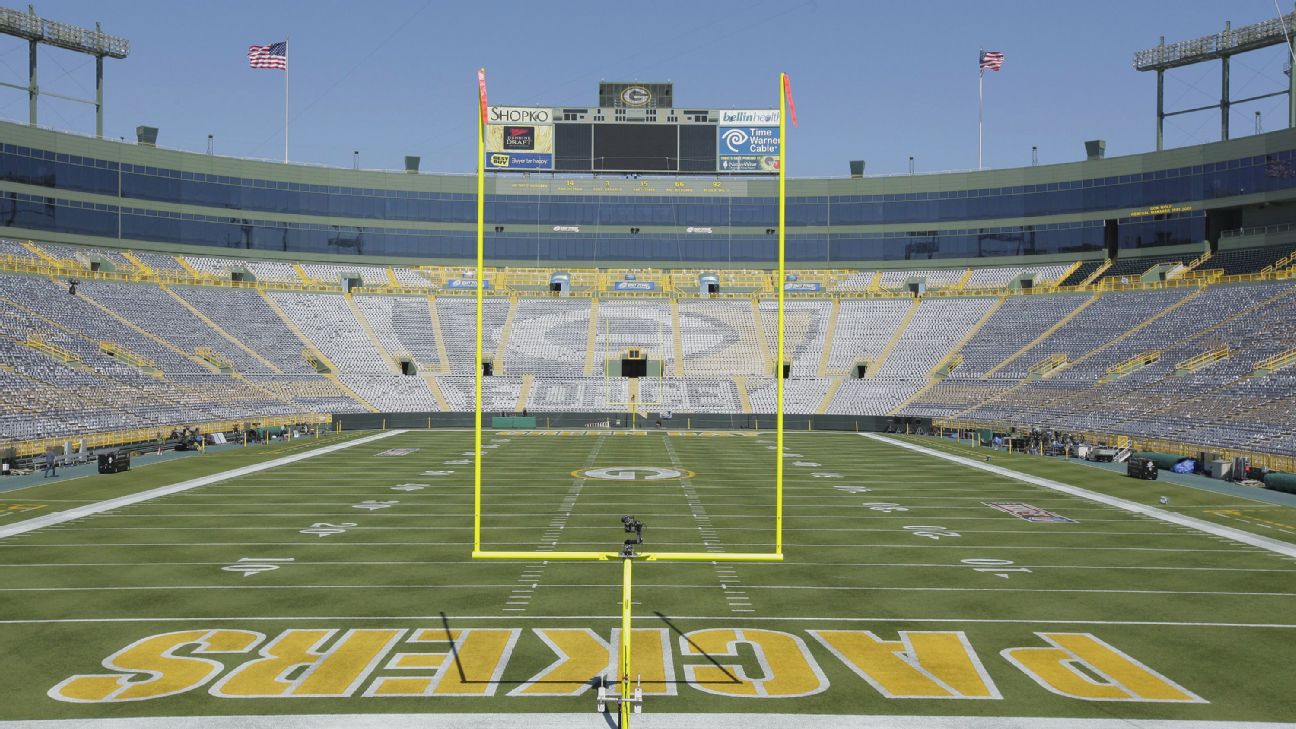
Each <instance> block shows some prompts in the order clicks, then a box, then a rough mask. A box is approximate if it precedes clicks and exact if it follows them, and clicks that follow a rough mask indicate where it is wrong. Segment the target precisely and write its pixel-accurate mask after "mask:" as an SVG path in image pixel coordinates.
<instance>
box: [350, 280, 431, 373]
mask: <svg viewBox="0 0 1296 729" xmlns="http://www.w3.org/2000/svg"><path fill="white" fill-rule="evenodd" d="M355 303H356V306H358V307H359V308H360V313H361V314H363V315H364V318H365V321H366V322H368V324H369V326H370V327H372V328H373V330H374V332H375V333H377V335H378V341H379V342H380V343H381V344H382V346H383V348H384V349H386V350H387V352H388V353H390V354H391V355H392V356H394V357H396V358H398V359H399V358H401V357H409V358H411V359H412V360H413V361H414V363H415V364H416V365H417V367H418V369H419V370H420V371H422V370H424V369H427V370H429V371H435V370H437V369H438V363H439V360H440V356H439V355H438V354H437V343H436V334H435V328H436V327H435V326H434V325H433V323H432V310H431V308H430V307H431V306H432V304H431V302H429V301H428V300H427V299H421V298H414V297H409V296H357V297H355Z"/></svg>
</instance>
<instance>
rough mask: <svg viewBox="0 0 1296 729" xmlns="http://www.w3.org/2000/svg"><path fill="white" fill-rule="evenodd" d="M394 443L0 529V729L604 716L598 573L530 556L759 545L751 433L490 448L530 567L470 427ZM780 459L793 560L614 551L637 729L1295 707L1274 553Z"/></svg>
mask: <svg viewBox="0 0 1296 729" xmlns="http://www.w3.org/2000/svg"><path fill="white" fill-rule="evenodd" d="M387 435H388V437H383V438H381V439H377V440H373V441H370V442H363V443H359V444H356V445H352V446H350V447H347V448H342V449H340V450H336V451H334V452H331V453H327V454H323V455H318V456H315V457H311V458H307V459H305V460H302V461H300V462H297V463H293V464H290V465H283V466H278V467H274V468H270V469H268V470H262V471H259V472H256V473H251V474H248V475H243V476H239V477H236V478H232V479H228V480H223V481H219V482H216V483H211V484H207V485H203V486H199V487H197V488H194V489H191V490H187V491H182V492H179V493H174V494H171V495H167V496H161V497H159V498H155V499H151V500H148V501H143V502H141V503H137V504H134V505H130V506H123V507H120V508H115V509H113V510H111V511H107V512H105V513H100V514H95V515H91V516H86V517H84V518H80V519H77V520H75V521H69V522H66V523H62V524H56V525H53V526H48V527H44V528H41V529H37V530H34V531H29V532H26V533H23V534H18V535H15V536H10V537H8V538H4V539H0V686H3V689H2V690H0V695H3V697H4V700H3V701H0V720H21V719H87V718H106V717H176V716H229V715H279V714H300V715H312V716H315V715H326V714H329V715H338V714H411V713H435V714H443V713H444V714H469V713H471V714H478V713H481V714H487V713H492V714H493V713H502V712H526V713H533V714H553V713H559V714H577V715H581V716H576V717H574V718H568V719H565V720H564V724H563V725H565V726H591V727H597V726H607V723H606V721H605V720H604V719H603V718H602V717H600V716H598V715H597V714H595V713H594V708H595V698H594V695H595V694H594V689H592V688H591V686H590V680H591V679H593V678H595V677H597V676H599V675H607V676H609V677H612V671H611V670H610V668H609V664H614V662H615V646H616V645H617V642H616V638H615V635H614V629H616V628H617V627H618V626H619V619H620V615H619V613H620V603H619V601H620V579H621V569H620V565H619V564H617V563H615V562H607V563H570V562H555V561H546V560H545V558H544V556H543V554H542V552H543V551H544V550H563V551H566V550H600V551H612V550H616V549H618V548H619V547H620V545H621V542H622V540H623V539H625V537H626V535H625V534H624V533H623V531H622V528H621V524H620V517H621V515H622V514H633V515H634V516H636V517H637V518H639V519H640V520H642V521H643V522H644V523H645V524H646V525H647V529H646V531H645V541H646V545H645V549H646V550H651V551H692V552H698V551H714V552H721V551H723V552H765V551H771V550H772V549H773V541H774V516H773V514H774V507H773V504H774V491H773V472H774V451H773V450H772V444H773V442H774V438H773V434H772V433H769V434H766V433H761V434H760V435H755V434H752V433H733V434H728V433H724V434H714V435H710V434H701V435H698V434H679V435H672V436H667V435H666V434H663V433H660V432H647V433H642V432H641V433H638V434H633V435H631V434H608V433H602V432H597V431H591V432H588V433H579V434H571V435H563V434H557V433H553V432H544V431H535V432H496V433H488V434H487V436H486V444H487V449H486V451H485V453H486V455H485V457H484V460H483V464H484V465H483V468H484V472H485V474H486V476H485V481H486V488H485V498H484V506H485V508H484V512H485V517H484V520H483V547H484V548H486V549H498V550H526V551H536V552H537V554H536V556H535V558H534V559H529V560H522V561H499V562H496V561H473V560H471V559H470V558H469V553H470V550H471V539H472V528H471V527H472V486H471V484H472V466H471V456H470V455H465V453H470V450H471V446H472V434H471V433H470V432H468V433H465V432H415V431H411V432H405V433H395V434H387ZM905 440H906V441H907V442H910V443H915V444H918V445H921V446H924V447H928V448H934V449H939V450H940V451H942V452H953V453H959V454H964V455H967V454H971V455H973V456H975V457H977V458H980V457H981V451H977V452H972V451H970V450H969V449H966V448H963V447H961V446H957V445H953V444H950V443H948V442H942V441H937V440H935V439H930V438H922V439H920V438H912V439H905ZM326 442H327V443H335V442H338V440H330V441H321V442H320V443H321V444H324V443H326ZM314 445H315V443H314V442H312V441H308V442H304V443H302V444H299V445H297V446H293V447H292V448H284V449H281V450H280V451H275V452H270V451H269V449H267V450H266V451H265V452H261V455H260V456H259V457H253V456H254V454H253V451H252V449H249V451H246V452H245V451H231V452H227V453H209V454H207V455H205V456H200V457H194V458H188V459H182V460H178V461H175V462H172V463H164V464H158V465H155V466H151V467H149V468H147V469H142V470H140V471H139V472H137V473H128V474H121V475H115V476H95V477H90V478H85V479H79V480H76V481H71V482H66V483H63V484H51V485H48V486H35V487H31V488H28V489H24V490H21V491H15V492H9V493H3V494H0V509H3V508H5V507H6V506H8V505H13V504H28V505H30V504H45V505H46V506H45V507H44V508H42V509H38V510H34V511H30V512H23V513H22V514H20V515H17V517H18V518H21V517H25V516H28V515H45V514H48V513H49V512H50V511H52V510H57V509H64V508H68V507H69V506H70V505H75V504H80V503H84V502H93V501H99V500H102V499H105V498H113V497H117V496H121V495H123V494H125V493H128V492H130V491H132V490H140V489H143V488H153V487H155V486H159V485H164V484H167V483H173V482H178V481H183V480H185V479H189V478H194V477H196V476H200V475H205V474H207V473H212V472H218V471H221V470H225V469H229V468H235V467H240V466H245V465H249V464H252V463H255V462H256V461H258V460H264V459H265V458H267V457H271V456H274V457H277V456H280V455H285V454H288V453H294V452H306V451H305V450H303V449H309V448H311V447H314ZM391 449H416V450H412V451H411V452H408V453H406V454H404V455H380V454H382V453H384V452H387V451H389V450H391ZM787 450H788V451H789V453H788V455H787V458H786V464H787V465H786V468H787V477H786V488H785V496H786V521H785V531H784V539H785V554H786V561H785V562H782V563H772V564H742V563H738V564H735V563H725V562H717V563H709V562H701V563H693V564H683V563H649V562H639V563H637V564H636V565H635V591H634V599H635V603H636V604H635V608H634V609H635V613H636V619H635V628H636V631H635V637H634V645H635V651H634V653H633V656H634V658H635V665H636V667H637V670H638V671H639V672H640V677H641V679H642V686H643V689H644V692H645V694H646V701H645V714H644V715H643V721H644V725H645V726H648V725H650V724H649V723H650V721H652V720H653V717H654V716H656V717H658V720H659V721H660V720H661V718H662V715H674V714H681V713H710V712H720V713H743V714H750V716H749V717H748V718H747V719H745V720H744V722H743V726H747V727H753V728H755V727H763V726H775V725H780V726H786V725H788V724H787V722H786V719H783V720H778V721H776V717H777V716H778V715H785V714H850V715H886V716H896V715H910V716H932V717H935V716H941V717H951V716H957V717H1065V718H1075V719H1082V720H1090V719H1131V720H1132V719H1173V720H1213V721H1223V720H1233V721H1256V722H1260V721H1269V722H1275V721H1291V720H1292V719H1293V717H1296V692H1293V691H1292V685H1293V683H1292V678H1293V676H1294V675H1296V560H1293V559H1292V558H1291V557H1288V556H1283V555H1282V554H1279V553H1277V552H1275V551H1272V550H1269V549H1265V548H1262V547H1260V546H1256V545H1252V544H1245V543H1242V542H1239V541H1235V540H1234V539H1231V538H1228V537H1225V536H1218V535H1212V534H1208V533H1205V532H1203V531H1200V530H1198V529H1195V528H1192V527H1189V526H1184V525H1181V524H1175V523H1171V522H1168V521H1165V520H1163V519H1158V518H1154V517H1153V516H1147V515H1142V514H1136V513H1131V512H1130V511H1128V510H1125V509H1121V508H1117V507H1115V506H1111V505H1107V504H1104V503H1099V502H1097V501H1094V500H1091V499H1088V498H1082V497H1081V496H1076V495H1070V494H1066V493H1060V492H1058V491H1055V490H1050V489H1047V488H1043V487H1041V486H1037V485H1033V484H1030V483H1026V482H1023V481H1021V480H1017V479H1014V478H1009V477H1007V476H1004V475H998V474H994V473H988V472H986V471H983V470H977V469H975V468H971V467H969V466H966V465H961V464H958V463H953V462H950V461H947V460H942V459H940V458H937V457H936V456H934V455H931V454H928V453H920V452H914V451H910V450H906V449H903V448H901V447H899V446H897V445H895V444H891V443H884V442H879V441H876V440H871V439H869V438H866V437H863V436H859V435H856V434H829V433H793V434H789V435H788V436H787ZM993 464H995V465H1000V466H1005V467H1008V468H1012V469H1015V470H1019V471H1021V472H1023V473H1029V474H1034V475H1039V476H1043V477H1046V478H1050V479H1054V480H1057V481H1061V482H1064V483H1067V484H1072V485H1075V486H1079V487H1082V488H1085V489H1088V490H1091V491H1094V492H1098V493H1102V494H1108V495H1112V496H1117V497H1120V498H1123V499H1128V500H1131V501H1136V502H1138V503H1143V504H1149V505H1157V497H1159V496H1161V495H1169V496H1170V497H1171V502H1170V505H1169V506H1167V507H1165V509H1166V510H1168V511H1170V512H1173V513H1181V514H1185V515H1188V516H1192V517H1195V518H1199V519H1204V520H1208V521H1212V522H1216V523H1220V524H1224V525H1227V526H1230V527H1233V528H1237V529H1242V530H1246V531H1248V532H1253V533H1256V534H1261V535H1263V536H1266V537H1270V538H1274V539H1284V540H1286V541H1289V542H1290V541H1293V540H1294V539H1296V536H1293V535H1292V533H1291V532H1289V531H1288V530H1292V531H1296V509H1291V508H1287V507H1280V506H1272V505H1268V504H1262V503H1258V502H1254V501H1249V500H1245V499H1241V498H1237V497H1228V496H1223V495H1219V494H1214V493H1211V492H1207V491H1199V490H1195V489H1190V488H1185V487H1180V486H1174V485H1171V484H1167V483H1164V482H1156V483H1149V482H1137V481H1134V480H1132V479H1127V478H1124V477H1123V476H1120V475H1117V474H1113V473H1108V472H1105V471H1102V470H1098V469H1095V468H1091V467H1087V466H1083V465H1074V464H1064V463H1061V462H1059V461H1056V460H1044V459H1040V458H1036V457H1027V456H1008V455H1001V454H996V455H995V457H994V461H993ZM591 471H592V472H591ZM987 502H990V503H1017V504H1028V505H1029V506H1031V507H1035V508H1036V509H1038V510H1040V511H1046V512H1050V513H1051V514H1053V515H1056V516H1057V517H1061V518H1062V519H1065V521H1042V522H1040V521H1028V520H1026V519H1023V518H1019V516H1017V515H1014V513H1009V511H1005V510H1003V509H1000V508H994V507H992V506H989V505H987ZM1005 508H1008V509H1010V510H1011V509H1012V508H1014V507H1005ZM1017 508H1018V509H1019V510H1020V508H1023V507H1017ZM1045 518H1047V517H1045ZM16 522H17V518H15V517H10V519H9V520H8V521H3V520H0V527H3V526H5V525H9V524H13V523H16ZM448 638H453V642H451V641H449V640H447V639H448ZM779 721H781V722H782V723H779ZM425 725H429V726H430V724H425ZM651 725H652V726H663V725H667V724H662V723H656V724H651ZM989 725H994V724H993V722H992V723H991V724H989ZM1080 725H1083V722H1081V723H1078V724H1077V726H1080Z"/></svg>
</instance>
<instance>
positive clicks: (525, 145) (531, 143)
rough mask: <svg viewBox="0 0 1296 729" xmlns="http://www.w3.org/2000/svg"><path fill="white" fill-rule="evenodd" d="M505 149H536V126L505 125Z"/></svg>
mask: <svg viewBox="0 0 1296 729" xmlns="http://www.w3.org/2000/svg"><path fill="white" fill-rule="evenodd" d="M503 141H504V149H508V150H514V149H517V150H527V151H530V150H533V149H535V127H504V139H503Z"/></svg>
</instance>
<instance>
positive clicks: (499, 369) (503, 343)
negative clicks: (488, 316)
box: [482, 295, 518, 377]
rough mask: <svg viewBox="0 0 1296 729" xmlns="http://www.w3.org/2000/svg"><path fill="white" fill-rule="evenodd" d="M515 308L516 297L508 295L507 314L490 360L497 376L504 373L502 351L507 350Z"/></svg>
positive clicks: (483, 323) (483, 324)
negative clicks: (493, 356) (493, 354)
mask: <svg viewBox="0 0 1296 729" xmlns="http://www.w3.org/2000/svg"><path fill="white" fill-rule="evenodd" d="M517 310H518V297H517V296H516V295H514V296H510V297H509V309H508V315H507V316H505V317H504V326H502V327H500V335H499V342H498V343H497V344H496V346H495V359H493V360H492V362H493V363H494V365H493V367H494V371H495V375H496V376H497V377H498V376H499V375H502V374H504V353H505V352H507V351H508V342H509V337H510V336H511V335H512V334H513V317H514V315H516V314H517ZM482 326H486V323H485V322H482Z"/></svg>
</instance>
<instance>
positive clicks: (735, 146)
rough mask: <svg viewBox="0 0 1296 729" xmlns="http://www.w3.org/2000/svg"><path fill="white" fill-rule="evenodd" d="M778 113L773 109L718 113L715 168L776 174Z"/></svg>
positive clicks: (733, 110) (722, 170) (732, 110)
mask: <svg viewBox="0 0 1296 729" xmlns="http://www.w3.org/2000/svg"><path fill="white" fill-rule="evenodd" d="M778 123H779V113H778V111H776V110H773V109H729V110H724V111H721V112H720V124H719V126H718V127H717V128H716V169H717V170H718V171H720V172H778V155H779V130H778Z"/></svg>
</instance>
